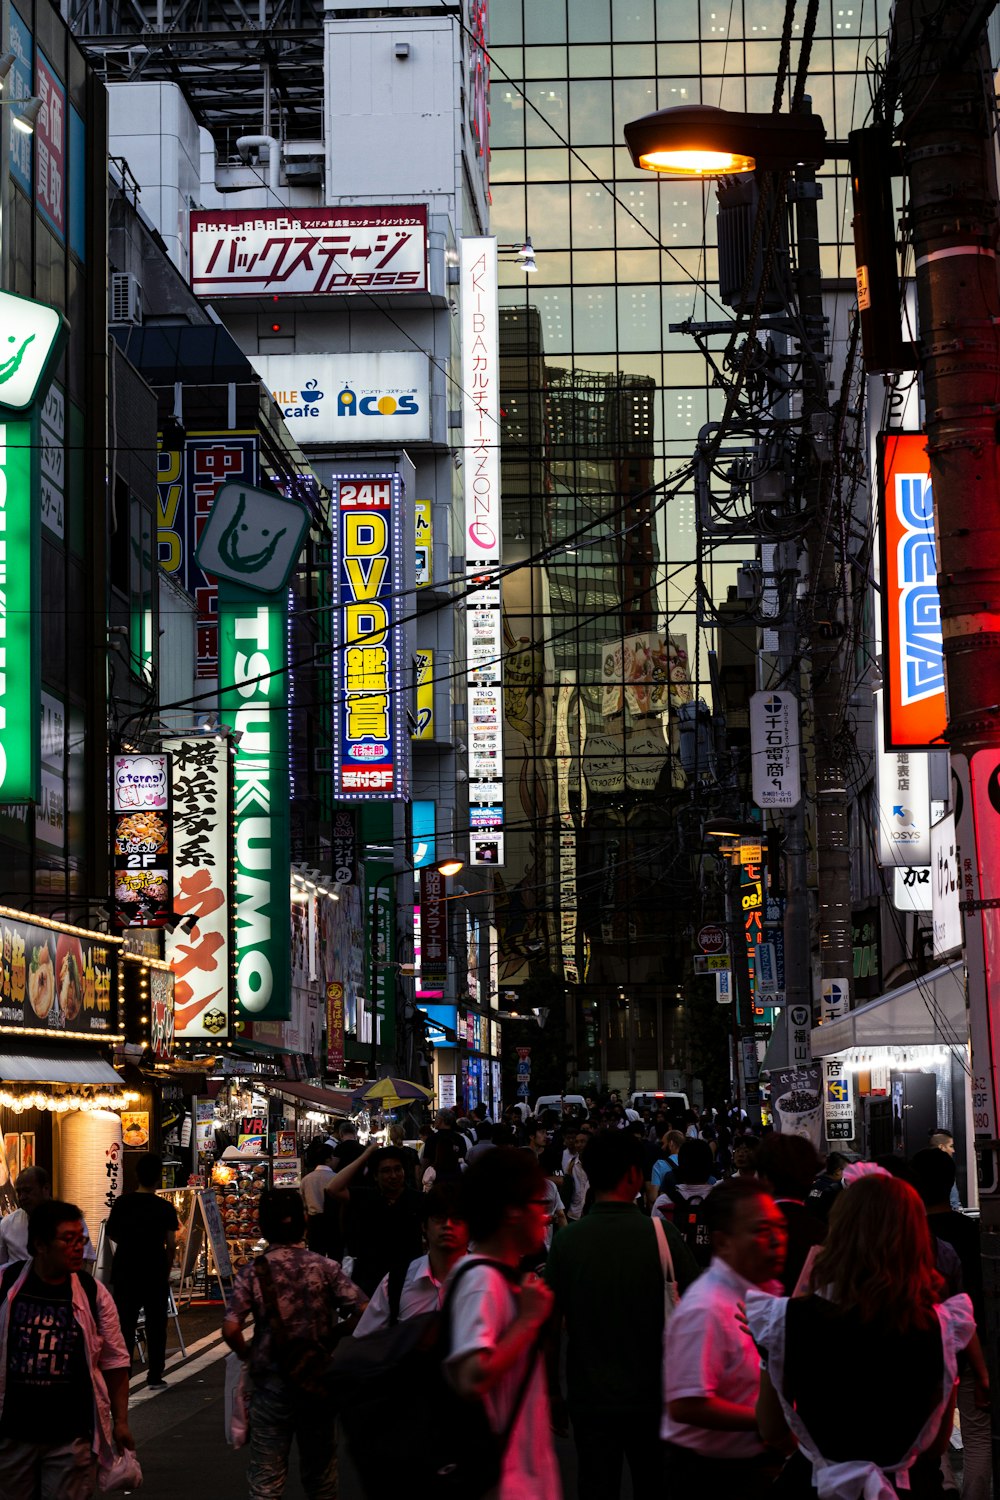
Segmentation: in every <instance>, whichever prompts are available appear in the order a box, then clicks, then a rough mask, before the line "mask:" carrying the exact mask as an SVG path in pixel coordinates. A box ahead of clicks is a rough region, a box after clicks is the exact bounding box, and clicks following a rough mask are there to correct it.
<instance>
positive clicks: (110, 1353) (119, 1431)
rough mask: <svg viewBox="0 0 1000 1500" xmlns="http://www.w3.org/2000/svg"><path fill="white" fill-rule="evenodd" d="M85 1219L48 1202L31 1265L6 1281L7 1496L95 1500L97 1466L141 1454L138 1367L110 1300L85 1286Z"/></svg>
mask: <svg viewBox="0 0 1000 1500" xmlns="http://www.w3.org/2000/svg"><path fill="white" fill-rule="evenodd" d="M83 1246H84V1233H83V1218H82V1215H81V1213H80V1210H79V1209H78V1208H77V1207H76V1205H75V1204H73V1203H64V1202H61V1201H60V1200H59V1199H55V1198H49V1199H46V1200H45V1201H44V1202H43V1203H41V1204H39V1206H38V1207H37V1208H35V1209H34V1210H33V1211H32V1214H31V1218H30V1221H29V1226H28V1251H29V1256H30V1259H28V1260H27V1261H24V1262H21V1263H19V1264H18V1265H16V1266H11V1267H8V1268H7V1269H6V1270H5V1272H4V1274H3V1277H2V1279H0V1495H2V1496H3V1500H35V1497H36V1496H38V1495H42V1496H58V1500H90V1496H91V1495H92V1493H93V1489H94V1481H95V1479H96V1461H98V1460H99V1461H100V1462H101V1463H102V1465H104V1466H106V1465H107V1464H109V1463H110V1462H111V1460H112V1457H113V1444H115V1443H116V1444H118V1445H119V1447H122V1448H126V1447H127V1448H134V1447H135V1442H134V1441H133V1438H132V1434H131V1432H130V1430H129V1425H128V1371H129V1359H128V1353H127V1351H126V1349H125V1345H124V1343H123V1342H122V1336H121V1331H120V1329H119V1327H118V1318H117V1315H116V1313H115V1307H114V1303H113V1302H112V1300H111V1295H110V1293H109V1292H108V1291H107V1290H106V1289H105V1288H104V1287H103V1286H101V1285H100V1284H99V1283H98V1282H96V1281H94V1280H93V1278H92V1277H83V1278H81V1275H80V1272H81V1270H82V1267H83Z"/></svg>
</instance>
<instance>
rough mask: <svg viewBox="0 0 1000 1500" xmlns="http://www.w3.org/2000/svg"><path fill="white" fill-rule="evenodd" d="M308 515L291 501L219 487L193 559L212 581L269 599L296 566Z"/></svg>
mask: <svg viewBox="0 0 1000 1500" xmlns="http://www.w3.org/2000/svg"><path fill="white" fill-rule="evenodd" d="M308 526H309V513H308V511H306V510H305V509H304V508H303V506H301V505H299V504H298V502H297V501H295V500H285V499H284V498H283V497H282V496H281V495H276V494H274V492H273V491H272V490H256V489H254V488H253V487H252V485H248V484H238V483H233V484H224V485H223V486H222V488H221V489H220V490H219V492H218V494H217V495H216V497H215V503H214V505H213V506H212V509H211V512H210V514H209V517H208V520H207V521H206V522H205V529H204V531H203V532H202V534H201V541H200V542H199V543H198V550H197V553H196V557H197V561H198V566H199V567H200V568H201V569H202V571H203V572H205V573H212V574H214V575H215V577H216V578H225V579H227V580H228V581H229V582H230V583H238V584H242V585H243V586H244V587H245V588H248V589H258V590H259V591H260V592H261V593H262V594H274V593H277V592H278V590H279V589H283V588H284V587H285V585H286V584H287V582H288V578H289V574H290V573H291V571H292V569H293V568H294V566H295V562H296V559H297V558H298V555H299V552H300V551H301V550H302V542H303V539H304V538H305V534H306V531H307V529H308Z"/></svg>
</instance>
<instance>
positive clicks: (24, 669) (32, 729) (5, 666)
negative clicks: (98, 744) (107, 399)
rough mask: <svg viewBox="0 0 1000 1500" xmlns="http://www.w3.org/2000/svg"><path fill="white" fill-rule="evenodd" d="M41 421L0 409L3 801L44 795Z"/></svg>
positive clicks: (0, 745) (0, 770)
mask: <svg viewBox="0 0 1000 1500" xmlns="http://www.w3.org/2000/svg"><path fill="white" fill-rule="evenodd" d="M36 431H37V422H36V419H35V418H29V419H23V418H19V419H17V420H15V421H4V420H3V413H2V412H0V803H6V802H37V801H38V799H39V758H40V749H41V747H40V733H39V726H40V716H39V712H38V704H39V701H40V699H39V694H40V683H39V656H40V650H41V614H40V612H39V608H38V603H39V599H40V596H41V578H40V571H41V562H40V558H41V541H40V537H39V515H40V511H39V506H38V500H37V494H38V484H37V477H38V475H37V454H38V448H39V444H38V439H37V437H36V435H35V434H36Z"/></svg>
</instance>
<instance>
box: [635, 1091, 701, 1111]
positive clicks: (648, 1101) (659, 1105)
mask: <svg viewBox="0 0 1000 1500" xmlns="http://www.w3.org/2000/svg"><path fill="white" fill-rule="evenodd" d="M629 1104H630V1106H631V1107H632V1109H635V1110H639V1111H640V1112H641V1111H642V1110H644V1109H649V1110H652V1112H653V1113H654V1114H655V1113H656V1111H657V1110H658V1109H663V1110H666V1112H667V1114H669V1115H683V1114H684V1112H685V1111H686V1110H689V1109H690V1108H691V1103H690V1100H689V1099H688V1096H687V1094H681V1093H677V1092H673V1091H671V1090H670V1089H656V1090H655V1091H654V1090H652V1089H644V1090H643V1091H642V1093H638V1094H633V1095H632V1097H631V1099H630V1100H629Z"/></svg>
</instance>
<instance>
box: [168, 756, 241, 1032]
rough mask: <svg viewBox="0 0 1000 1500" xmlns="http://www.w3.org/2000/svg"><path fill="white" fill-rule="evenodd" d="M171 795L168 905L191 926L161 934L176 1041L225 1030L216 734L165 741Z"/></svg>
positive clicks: (226, 893) (224, 824)
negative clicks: (170, 976) (170, 980)
mask: <svg viewBox="0 0 1000 1500" xmlns="http://www.w3.org/2000/svg"><path fill="white" fill-rule="evenodd" d="M164 749H165V750H166V751H168V752H169V754H170V756H171V784H172V789H173V798H174V849H173V870H172V892H171V894H172V898H173V908H174V911H175V913H176V914H177V916H178V917H181V918H188V919H191V918H193V919H194V922H193V925H190V924H186V925H185V926H180V925H178V926H176V927H175V928H174V930H173V932H171V933H168V934H167V938H166V958H167V961H168V962H169V963H170V965H171V967H172V968H173V971H174V1002H175V1016H176V1028H175V1033H174V1034H175V1037H176V1039H177V1040H178V1041H190V1040H193V1039H196V1038H203V1037H211V1038H214V1039H219V1040H221V1039H225V1038H226V1037H228V1035H229V1012H230V998H231V997H230V993H229V974H230V964H231V957H232V949H231V933H230V918H231V904H230V903H231V881H230V840H229V829H230V820H231V816H232V814H231V807H230V804H231V781H232V763H231V757H230V751H229V741H228V739H226V738H223V737H222V736H219V735H212V734H206V735H197V736H191V737H189V738H183V739H174V740H165V741H164Z"/></svg>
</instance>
